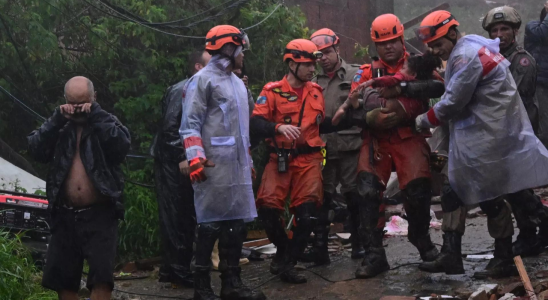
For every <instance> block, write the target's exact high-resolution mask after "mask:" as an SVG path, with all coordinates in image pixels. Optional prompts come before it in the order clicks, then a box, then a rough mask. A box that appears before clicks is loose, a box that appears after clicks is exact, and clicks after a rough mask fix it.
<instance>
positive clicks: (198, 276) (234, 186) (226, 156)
mask: <svg viewBox="0 0 548 300" xmlns="http://www.w3.org/2000/svg"><path fill="white" fill-rule="evenodd" d="M248 47H249V40H248V38H247V35H246V34H245V33H244V32H242V31H240V30H239V29H237V28H236V27H233V26H230V25H219V26H215V27H213V28H212V29H211V30H210V31H209V32H208V33H207V35H206V46H205V49H206V51H208V52H209V53H210V54H211V55H212V57H211V60H210V61H209V64H208V65H207V66H206V67H205V68H203V69H202V70H200V71H199V72H198V73H196V75H194V76H193V77H192V78H191V79H189V81H188V82H187V84H186V86H185V88H184V92H183V99H184V101H183V114H182V120H181V128H180V130H179V133H180V136H181V140H182V141H183V145H184V147H185V150H186V157H187V159H188V161H189V165H190V180H191V181H192V186H193V188H194V205H195V207H196V219H197V223H198V225H197V226H196V237H195V241H194V259H193V265H192V267H193V271H194V299H218V297H217V296H216V295H215V294H214V293H213V290H212V289H211V279H210V269H211V252H212V250H213V246H214V244H215V241H216V240H217V239H219V258H220V263H219V271H220V272H221V280H222V287H221V299H246V300H247V299H266V297H265V296H264V294H263V293H262V292H260V291H253V290H251V289H249V288H248V287H246V286H245V285H243V283H242V280H241V278H240V272H241V268H240V267H239V266H238V264H239V261H240V255H241V252H242V245H243V242H244V240H245V238H246V235H247V230H246V225H245V222H246V221H250V220H253V219H254V218H255V217H256V216H257V212H256V208H255V203H254V196H253V190H252V188H251V183H252V182H251V180H252V179H251V176H252V175H251V173H252V163H253V162H252V160H251V157H250V154H249V146H250V144H249V112H248V109H249V108H248V99H247V90H246V88H245V86H244V83H243V82H242V81H241V80H240V79H239V78H238V77H237V76H236V75H235V74H234V73H232V71H233V70H235V69H239V68H241V67H242V64H243V58H244V54H243V50H244V49H246V48H248Z"/></svg>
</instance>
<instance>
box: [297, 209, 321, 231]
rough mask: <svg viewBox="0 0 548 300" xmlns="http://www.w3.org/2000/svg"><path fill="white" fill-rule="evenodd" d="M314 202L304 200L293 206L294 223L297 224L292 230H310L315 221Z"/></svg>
mask: <svg viewBox="0 0 548 300" xmlns="http://www.w3.org/2000/svg"><path fill="white" fill-rule="evenodd" d="M316 212H317V210H316V203H313V202H305V203H303V204H301V205H299V206H297V207H295V223H296V224H297V226H296V228H295V230H294V231H298V232H312V229H313V228H314V225H315V223H316V219H317V218H316Z"/></svg>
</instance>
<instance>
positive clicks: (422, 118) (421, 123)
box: [415, 113, 436, 132]
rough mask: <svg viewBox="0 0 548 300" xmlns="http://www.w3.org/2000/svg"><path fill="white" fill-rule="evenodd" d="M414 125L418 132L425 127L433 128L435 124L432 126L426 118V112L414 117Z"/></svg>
mask: <svg viewBox="0 0 548 300" xmlns="http://www.w3.org/2000/svg"><path fill="white" fill-rule="evenodd" d="M415 127H416V129H417V131H418V132H420V131H424V129H425V128H434V127H436V126H434V125H433V124H432V123H430V121H429V120H428V115H427V113H424V114H422V115H419V116H418V117H417V118H416V119H415Z"/></svg>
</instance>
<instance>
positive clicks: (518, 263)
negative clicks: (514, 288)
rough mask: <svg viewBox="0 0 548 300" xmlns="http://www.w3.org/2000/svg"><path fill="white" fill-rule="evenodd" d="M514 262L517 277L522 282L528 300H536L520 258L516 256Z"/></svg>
mask: <svg viewBox="0 0 548 300" xmlns="http://www.w3.org/2000/svg"><path fill="white" fill-rule="evenodd" d="M514 262H515V263H516V267H517V268H518V272H519V277H520V278H521V281H522V282H523V287H525V292H526V293H527V295H528V296H529V299H531V300H537V296H536V295H535V290H533V286H532V285H531V281H530V280H529V275H527V271H526V270H525V266H524V265H523V261H522V260H521V256H519V255H518V256H516V257H514Z"/></svg>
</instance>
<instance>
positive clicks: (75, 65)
mask: <svg viewBox="0 0 548 300" xmlns="http://www.w3.org/2000/svg"><path fill="white" fill-rule="evenodd" d="M110 2H111V3H112V4H114V5H117V6H120V7H123V8H124V9H126V10H127V11H129V12H131V13H132V14H134V15H136V17H132V18H134V19H135V18H137V16H138V18H142V19H143V20H145V21H147V22H165V21H170V20H176V19H181V18H184V17H188V16H192V15H195V14H196V13H198V12H202V11H204V10H207V9H210V8H213V7H215V6H218V5H219V4H222V3H223V2H226V0H185V1H175V0H156V1H148V0H110ZM233 2H236V1H233ZM239 3H241V4H240V5H239V6H238V7H234V8H232V9H230V10H225V8H226V7H227V5H224V6H220V7H219V8H215V9H213V10H212V11H210V12H207V13H205V14H203V15H201V16H199V17H196V18H193V19H190V20H188V21H184V22H181V23H180V24H178V25H188V24H191V25H189V28H187V29H176V28H167V27H162V28H161V30H163V31H169V32H173V33H176V34H181V35H192V36H205V34H206V33H207V31H208V30H209V29H210V28H211V27H213V26H215V25H218V24H232V25H234V26H236V27H238V28H246V27H249V26H251V25H254V24H256V23H258V22H259V21H261V20H263V19H264V18H265V17H266V16H267V15H268V14H269V13H270V12H272V10H273V9H274V8H275V7H276V5H278V1H276V0H247V1H239ZM0 7H2V9H1V10H0V17H1V20H0V32H1V33H0V52H1V53H2V55H1V56H0V69H2V73H1V74H0V84H1V85H2V86H3V87H4V88H6V89H7V90H8V91H10V92H11V93H12V94H14V95H15V96H16V97H18V98H19V99H21V100H23V101H24V102H25V103H26V104H27V105H29V106H30V107H31V108H33V109H34V110H36V111H37V112H38V113H39V114H41V115H43V116H45V117H48V116H50V115H51V113H52V111H53V110H54V108H55V107H56V106H58V105H59V104H61V103H62V102H63V101H64V100H63V86H64V84H65V82H66V81H67V80H68V79H69V78H71V77H72V76H76V75H82V76H86V77H88V78H89V79H91V80H92V81H93V83H94V87H95V90H96V91H97V101H98V102H99V103H100V104H101V106H102V107H103V108H104V109H106V110H107V111H110V112H113V113H114V114H116V115H117V116H118V117H119V118H120V120H121V121H122V122H123V123H124V125H126V126H127V127H128V128H129V129H130V131H131V135H132V151H135V152H141V153H146V152H147V151H148V148H149V145H150V142H151V140H152V138H153V136H154V134H155V132H156V130H157V124H158V121H159V118H160V114H161V112H160V101H161V98H162V95H163V93H164V90H165V89H166V88H167V87H168V86H170V85H172V84H175V83H176V82H178V81H180V80H182V79H183V78H184V77H185V74H186V69H187V61H186V60H187V57H188V54H189V53H190V52H192V51H193V50H194V49H198V48H203V45H204V39H188V38H179V37H174V36H170V35H167V34H163V33H159V32H157V31H154V30H151V29H149V28H146V27H144V26H140V25H139V24H136V23H133V22H129V21H127V20H121V19H120V18H116V17H113V16H110V15H108V14H107V13H106V12H110V13H111V14H113V15H115V16H118V15H117V14H116V13H115V12H113V11H112V10H109V9H108V8H106V7H105V6H104V5H103V4H102V3H101V2H99V1H98V0H85V1H84V0H15V1H13V0H0ZM98 8H100V10H98ZM213 15H216V16H215V17H211V16H213ZM204 19H205V20H204ZM201 21H203V22H201ZM305 21H306V19H305V17H304V15H303V14H302V12H301V11H300V10H299V9H298V8H295V7H292V8H290V9H289V8H286V7H285V6H282V7H280V8H279V9H278V10H277V11H276V12H275V13H274V14H273V15H272V16H271V17H270V18H269V19H268V20H267V21H265V22H264V23H262V24H261V25H260V26H258V27H254V28H252V29H249V30H248V31H247V33H248V35H249V37H250V40H251V51H248V52H246V53H245V64H246V70H245V71H246V75H247V76H248V77H249V84H250V87H251V89H252V90H253V92H254V94H255V95H258V93H259V92H260V90H261V89H262V87H263V86H264V84H266V83H267V82H269V81H274V80H279V79H281V77H282V76H283V75H284V74H285V72H286V70H285V65H284V63H283V62H282V55H283V49H284V47H285V45H286V44H287V42H289V41H290V40H291V39H295V38H304V37H306V36H308V29H307V28H306V27H305ZM192 24H194V25H192ZM0 104H1V105H2V107H4V108H8V110H4V109H3V110H0V135H2V138H3V139H4V140H5V141H6V142H7V143H9V144H10V145H11V146H12V147H13V148H14V149H16V150H17V151H22V150H23V149H25V148H26V140H25V138H24V137H25V136H26V135H27V134H28V133H29V132H30V131H31V130H33V129H35V128H36V126H37V125H39V122H37V121H36V120H34V119H32V117H31V116H29V115H28V114H26V113H25V112H24V111H22V110H21V109H20V108H16V107H15V106H14V104H13V102H12V101H11V100H10V99H8V98H7V97H5V95H3V94H1V93H0ZM7 111H9V113H7ZM11 124H17V126H10V125H11ZM129 166H130V169H131V170H132V171H131V172H126V177H127V178H130V179H131V180H134V181H138V182H143V183H152V182H153V176H152V174H153V173H152V161H150V160H149V161H145V162H142V161H141V162H134V161H129ZM42 175H44V174H42ZM125 206H126V221H124V222H121V225H120V244H119V256H120V257H121V258H124V259H129V258H138V257H145V256H153V255H157V254H158V251H159V240H158V236H159V234H158V212H157V206H156V199H155V192H154V190H153V189H146V188H142V187H137V186H135V185H132V184H130V183H127V184H126V189H125Z"/></svg>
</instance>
